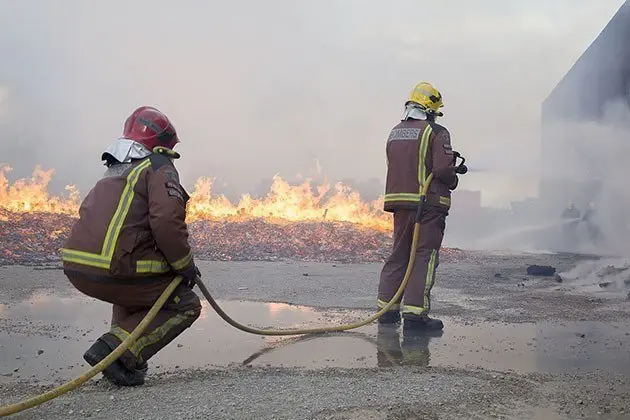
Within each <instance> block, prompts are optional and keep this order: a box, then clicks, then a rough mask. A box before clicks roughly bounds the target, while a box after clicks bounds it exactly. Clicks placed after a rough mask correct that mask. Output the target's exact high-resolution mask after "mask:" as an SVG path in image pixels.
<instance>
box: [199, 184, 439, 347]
mask: <svg viewBox="0 0 630 420" xmlns="http://www.w3.org/2000/svg"><path fill="white" fill-rule="evenodd" d="M432 180H433V174H429V176H428V177H427V180H426V181H425V183H424V185H423V187H422V191H421V193H420V200H421V201H420V203H419V205H420V206H422V200H423V199H424V197H426V195H427V191H428V190H429V186H430V185H431V181H432ZM418 212H419V213H420V212H421V209H419V210H418ZM417 219H419V218H417ZM419 237H420V222H419V221H417V220H416V223H415V224H414V227H413V240H412V242H411V250H410V253H409V262H408V263H407V270H406V271H405V277H403V281H402V283H400V287H399V288H398V290H397V291H396V294H395V295H394V297H393V298H392V299H391V300H390V301H389V302H388V303H387V305H385V306H384V307H383V308H381V310H379V311H378V312H376V313H375V314H374V315H372V316H370V317H368V318H366V319H364V320H362V321H357V322H354V323H352V324H346V325H338V326H335V327H318V328H297V329H293V330H272V329H265V330H263V329H259V328H254V327H250V326H248V325H244V324H241V323H240V322H237V321H235V320H234V319H232V318H231V317H230V316H229V315H228V314H227V313H225V311H224V310H223V309H222V308H221V307H220V306H219V304H218V303H217V302H216V301H215V300H214V298H213V297H212V295H211V294H210V291H209V290H208V288H207V287H206V285H205V284H203V282H201V281H199V280H198V281H197V285H198V286H199V290H201V293H202V294H203V295H204V297H205V298H206V299H207V300H208V303H209V304H210V306H212V309H214V310H215V311H216V312H217V314H218V315H219V316H220V317H221V318H223V320H224V321H225V322H227V323H228V324H230V325H231V326H233V327H234V328H236V329H239V330H241V331H244V332H247V333H250V334H256V335H274V336H282V335H304V334H322V333H327V332H340V331H348V330H354V329H356V328H361V327H363V326H365V325H368V324H371V323H372V322H374V321H376V320H377V319H378V318H379V317H380V316H381V315H383V314H384V313H385V312H387V311H389V310H390V309H391V308H392V306H394V305H395V304H396V303H397V302H398V299H400V297H401V296H402V294H403V292H404V291H405V287H406V286H407V283H408V282H409V278H410V277H411V272H412V271H413V267H414V265H415V261H416V251H417V250H418V239H419Z"/></svg>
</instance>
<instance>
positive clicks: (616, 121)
mask: <svg viewBox="0 0 630 420" xmlns="http://www.w3.org/2000/svg"><path fill="white" fill-rule="evenodd" d="M622 94H623V93H622ZM548 130H549V132H548V135H549V136H550V137H552V138H554V139H555V140H556V141H555V142H554V143H553V144H552V146H551V147H550V148H549V152H550V153H553V154H554V155H555V156H558V158H559V159H558V163H559V164H558V165H556V166H550V167H547V168H545V177H546V179H547V180H548V181H549V182H550V183H554V184H555V185H563V186H564V187H563V188H562V190H560V191H558V192H557V194H556V198H558V199H562V200H564V202H565V203H568V202H572V203H574V204H575V206H576V207H577V208H578V209H579V210H580V211H581V212H582V215H583V214H584V212H585V211H586V209H587V208H588V207H589V205H590V206H592V207H593V208H594V210H595V213H594V214H593V225H595V226H596V227H597V228H598V229H599V230H600V232H601V237H600V239H599V240H598V241H597V242H596V243H590V244H588V242H590V241H582V242H586V243H587V244H588V245H585V246H582V247H579V248H581V249H582V250H588V249H590V250H592V251H598V252H604V253H608V254H612V255H617V256H619V255H623V256H630V243H629V242H628V240H627V236H628V233H630V194H629V193H628V192H627V191H628V189H627V176H628V174H627V164H626V158H627V157H630V141H629V140H630V107H629V106H628V102H627V99H626V98H625V95H623V96H622V97H621V98H618V99H615V100H611V101H609V102H607V103H606V104H605V105H604V107H603V112H602V118H601V120H599V121H583V122H568V121H565V122H557V123H554V124H552V125H550V127H549V128H548ZM558 199H556V200H554V201H551V202H550V204H552V205H558V204H559V200H558ZM556 208H558V207H556ZM587 227H588V226H587V225H586V224H581V225H580V226H578V230H579V231H578V234H580V235H581V236H582V237H584V236H585V235H588V231H587Z"/></svg>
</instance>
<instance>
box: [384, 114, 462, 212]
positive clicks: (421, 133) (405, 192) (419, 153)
mask: <svg viewBox="0 0 630 420" xmlns="http://www.w3.org/2000/svg"><path fill="white" fill-rule="evenodd" d="M386 150H387V181H386V185H385V203H384V209H385V211H389V212H393V211H395V210H398V209H410V210H414V209H416V208H417V207H418V203H419V201H420V192H421V190H422V187H423V185H424V183H425V180H426V179H427V177H428V176H429V174H430V173H433V181H432V182H431V185H430V187H429V191H428V193H427V203H428V204H430V205H436V206H440V207H442V208H444V209H445V210H446V211H448V209H449V208H450V206H451V190H454V189H455V188H457V184H458V178H457V174H456V173H455V161H454V158H453V148H452V146H451V139H450V135H449V132H448V130H447V129H446V128H445V127H442V126H441V125H439V124H437V123H435V122H431V121H422V120H415V119H408V120H404V121H401V122H400V123H399V124H398V125H396V126H395V127H394V128H393V129H392V130H391V132H390V134H389V138H388V139H387V149H386Z"/></svg>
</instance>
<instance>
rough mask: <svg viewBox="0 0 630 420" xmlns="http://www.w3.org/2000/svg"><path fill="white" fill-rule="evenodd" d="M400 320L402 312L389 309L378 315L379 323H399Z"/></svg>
mask: <svg viewBox="0 0 630 420" xmlns="http://www.w3.org/2000/svg"><path fill="white" fill-rule="evenodd" d="M399 322H400V312H398V311H387V312H385V313H384V314H383V315H381V316H379V317H378V323H379V324H398V323H399Z"/></svg>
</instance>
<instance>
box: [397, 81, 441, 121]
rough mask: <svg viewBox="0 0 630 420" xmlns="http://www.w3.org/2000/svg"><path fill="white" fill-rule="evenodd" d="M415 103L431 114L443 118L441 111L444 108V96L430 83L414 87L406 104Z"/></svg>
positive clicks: (422, 83)
mask: <svg viewBox="0 0 630 420" xmlns="http://www.w3.org/2000/svg"><path fill="white" fill-rule="evenodd" d="M409 102H415V103H417V104H418V105H420V106H422V107H423V108H424V109H426V110H427V111H429V112H433V113H435V114H436V115H439V116H442V115H443V114H442V113H441V112H440V111H439V109H440V108H442V107H443V106H444V104H443V103H442V94H441V93H440V92H439V91H438V90H437V89H436V88H434V87H433V85H431V84H430V83H427V82H420V83H418V84H417V85H415V86H414V88H413V90H412V91H411V93H410V94H409V98H408V99H407V102H406V103H409Z"/></svg>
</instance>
